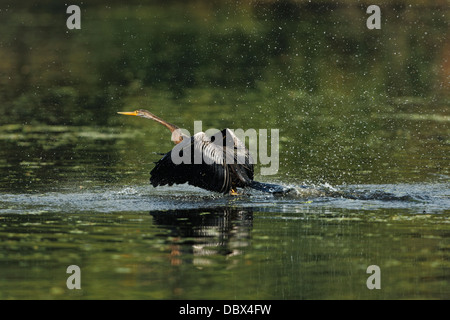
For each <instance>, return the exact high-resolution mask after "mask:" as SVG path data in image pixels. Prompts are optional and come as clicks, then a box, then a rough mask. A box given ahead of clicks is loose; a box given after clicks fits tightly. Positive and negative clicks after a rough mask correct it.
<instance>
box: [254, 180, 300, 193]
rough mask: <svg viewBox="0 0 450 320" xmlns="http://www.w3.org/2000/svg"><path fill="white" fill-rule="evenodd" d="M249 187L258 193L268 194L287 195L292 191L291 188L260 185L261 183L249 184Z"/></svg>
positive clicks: (266, 184)
mask: <svg viewBox="0 0 450 320" xmlns="http://www.w3.org/2000/svg"><path fill="white" fill-rule="evenodd" d="M249 187H250V188H253V189H256V190H259V191H263V192H269V193H287V192H289V191H291V190H292V188H288V187H283V186H280V185H278V184H272V183H262V182H258V181H252V182H250V185H249Z"/></svg>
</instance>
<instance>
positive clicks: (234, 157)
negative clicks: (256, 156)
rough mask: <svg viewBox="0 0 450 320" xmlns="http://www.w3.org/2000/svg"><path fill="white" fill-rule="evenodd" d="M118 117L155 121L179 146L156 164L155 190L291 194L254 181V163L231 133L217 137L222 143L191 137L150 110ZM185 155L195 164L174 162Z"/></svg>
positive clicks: (278, 186)
mask: <svg viewBox="0 0 450 320" xmlns="http://www.w3.org/2000/svg"><path fill="white" fill-rule="evenodd" d="M118 113H119V114H124V115H129V116H139V117H142V118H146V119H151V120H154V121H156V122H159V123H161V124H162V125H164V126H165V127H167V128H168V129H169V130H170V131H171V132H172V141H173V142H174V143H175V144H176V145H177V146H175V147H174V148H173V149H172V150H171V151H170V152H168V153H166V154H165V155H164V156H163V157H162V159H161V160H159V161H158V162H156V166H155V167H154V168H153V170H152V171H151V172H150V175H151V177H150V182H151V184H152V185H153V186H154V187H156V186H163V185H169V186H171V185H173V184H184V183H186V182H187V183H188V184H190V185H193V186H196V187H200V188H203V189H206V190H210V191H215V192H220V193H224V194H225V193H231V194H236V189H237V188H245V187H250V188H253V189H256V190H260V191H264V192H269V193H285V192H287V191H289V190H290V189H289V188H286V187H283V186H280V185H275V184H268V183H261V182H257V181H253V170H254V169H253V159H252V157H251V155H250V153H249V151H248V149H247V148H246V147H245V145H244V143H243V142H242V141H240V140H239V139H238V138H237V137H236V135H235V134H234V133H233V132H232V131H231V130H229V129H224V130H222V131H220V135H214V137H217V136H218V137H219V140H220V138H221V139H222V141H221V142H220V141H212V138H210V137H208V136H207V135H206V134H205V133H204V132H199V133H196V134H195V135H194V136H192V137H189V136H187V135H186V134H184V133H183V132H182V131H181V129H180V128H179V127H177V126H176V125H173V124H171V123H168V122H167V121H164V120H163V119H161V118H159V117H157V116H155V115H154V114H152V113H151V112H149V111H147V110H142V109H140V110H136V111H133V112H118ZM216 139H217V138H216ZM226 139H232V140H231V143H225V142H226ZM229 141H230V140H229ZM218 142H220V143H218ZM230 146H232V148H230ZM230 149H233V150H230ZM183 151H184V152H190V158H191V159H189V160H192V161H190V162H188V163H185V162H180V163H176V162H174V161H173V160H174V156H180V154H183ZM174 153H176V154H174ZM196 154H197V155H201V162H200V163H199V162H198V161H197V162H196V161H195V159H194V158H195V156H196ZM230 160H231V161H230Z"/></svg>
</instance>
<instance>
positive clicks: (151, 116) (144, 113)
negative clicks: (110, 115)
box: [117, 109, 156, 120]
mask: <svg viewBox="0 0 450 320" xmlns="http://www.w3.org/2000/svg"><path fill="white" fill-rule="evenodd" d="M117 113H119V114H123V115H126V116H137V117H142V118H147V119H152V120H155V118H156V116H155V115H154V114H153V113H151V112H150V111H147V110H144V109H139V110H135V111H131V112H117Z"/></svg>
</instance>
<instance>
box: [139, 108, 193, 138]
mask: <svg viewBox="0 0 450 320" xmlns="http://www.w3.org/2000/svg"><path fill="white" fill-rule="evenodd" d="M140 111H141V113H142V117H144V118H147V119H151V120H155V121H156V122H159V123H161V124H162V125H163V126H165V127H166V128H168V129H169V130H170V132H172V138H171V140H172V141H173V142H174V143H175V144H179V143H180V142H182V141H183V139H184V138H186V137H187V136H186V135H184V134H183V133H182V132H181V129H180V128H179V127H178V126H176V125H174V124H171V123H169V122H167V121H165V120H163V119H161V118H160V117H158V116H155V115H154V114H153V113H151V112H150V111H147V110H140Z"/></svg>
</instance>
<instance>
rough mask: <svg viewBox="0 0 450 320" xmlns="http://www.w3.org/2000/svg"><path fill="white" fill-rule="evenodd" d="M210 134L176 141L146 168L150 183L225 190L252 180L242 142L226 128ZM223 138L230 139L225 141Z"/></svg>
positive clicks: (249, 163) (247, 156)
mask: <svg viewBox="0 0 450 320" xmlns="http://www.w3.org/2000/svg"><path fill="white" fill-rule="evenodd" d="M213 137H214V138H209V137H207V136H206V135H205V134H204V133H203V132H201V133H197V134H195V135H194V136H192V137H191V138H189V139H185V140H183V142H181V143H180V144H178V145H176V146H175V148H173V149H172V151H170V152H168V153H167V154H165V155H164V157H163V158H162V159H161V160H159V161H158V162H157V163H156V166H155V168H153V170H152V171H151V172H150V174H151V178H150V182H151V184H152V185H153V186H154V187H156V186H162V185H170V186H171V185H173V184H183V183H189V184H190V185H193V186H196V187H200V188H203V189H206V190H210V191H215V192H221V193H227V192H229V191H230V190H231V188H232V187H233V186H235V185H239V186H245V185H246V184H248V183H249V182H250V181H251V180H253V159H252V158H251V156H250V155H249V152H248V150H247V149H246V148H245V146H244V144H243V143H242V142H241V141H239V139H237V137H236V136H235V135H234V134H233V133H232V132H231V131H230V130H228V129H224V130H222V131H220V132H218V133H217V134H216V135H214V136H213ZM226 139H231V140H228V144H227V143H226V142H227V140H226ZM227 146H228V147H227ZM239 155H240V156H239ZM242 159H244V160H242ZM240 162H242V163H240ZM238 182H240V183H238Z"/></svg>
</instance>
